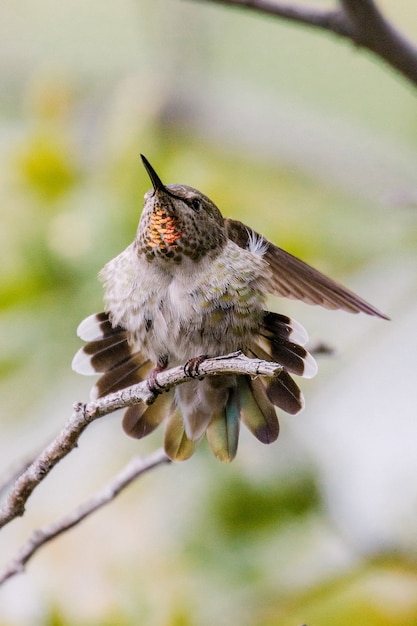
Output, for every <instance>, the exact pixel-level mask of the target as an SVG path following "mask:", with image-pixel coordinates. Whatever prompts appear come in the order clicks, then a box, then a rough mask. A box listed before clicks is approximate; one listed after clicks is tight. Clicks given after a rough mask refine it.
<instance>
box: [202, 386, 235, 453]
mask: <svg viewBox="0 0 417 626" xmlns="http://www.w3.org/2000/svg"><path fill="white" fill-rule="evenodd" d="M239 419H240V407H239V399H238V394H237V390H236V389H235V388H232V389H231V390H230V395H229V400H228V402H227V404H226V407H225V408H224V409H223V411H222V412H221V413H220V414H219V415H217V416H216V417H214V418H213V419H212V421H211V422H210V424H209V425H208V427H207V431H206V435H207V440H208V442H209V445H210V448H211V450H212V452H213V454H214V456H215V457H217V458H218V459H219V460H220V461H225V462H227V463H230V461H233V459H234V458H235V456H236V452H237V445H238V442H239V425H240V424H239Z"/></svg>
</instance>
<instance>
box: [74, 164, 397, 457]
mask: <svg viewBox="0 0 417 626" xmlns="http://www.w3.org/2000/svg"><path fill="white" fill-rule="evenodd" d="M141 158H142V162H143V165H144V167H145V169H146V171H147V173H148V175H149V178H150V180H151V183H152V187H153V188H152V189H151V190H150V191H148V192H147V193H146V194H145V197H144V199H145V203H144V208H143V211H142V215H141V217H140V221H139V226H138V229H137V233H136V237H135V239H134V241H133V243H131V244H130V245H129V246H128V247H127V248H126V249H125V250H124V251H123V252H121V253H120V254H119V255H118V256H116V257H115V258H114V259H112V260H111V261H109V262H108V263H107V264H106V265H105V266H104V268H103V269H102V270H101V272H100V274H99V278H100V280H101V281H102V283H103V285H104V312H102V313H97V314H94V315H90V316H89V317H87V318H86V319H85V320H84V321H82V322H81V324H80V325H79V327H78V329H77V333H78V336H79V337H80V338H81V339H83V340H84V341H85V342H86V344H85V345H84V347H83V348H81V349H80V350H79V351H78V352H77V354H76V355H75V357H74V359H73V363H72V367H73V369H74V370H75V371H76V372H78V373H80V374H100V375H101V376H100V378H99V379H98V381H97V383H96V385H95V386H94V387H93V389H92V391H91V398H92V399H97V398H100V397H103V396H105V395H107V394H109V393H111V392H115V391H118V390H120V389H123V388H125V387H128V386H130V385H133V384H135V383H138V382H140V381H143V380H145V379H147V380H148V381H149V384H150V386H151V388H153V389H154V390H155V376H156V374H157V373H158V372H160V371H162V370H163V369H165V368H167V367H173V366H176V365H180V364H185V365H187V364H194V365H195V364H196V363H197V364H198V359H199V358H204V357H206V356H210V357H215V356H221V355H226V354H228V353H231V352H235V351H242V352H243V353H244V354H246V356H248V357H252V358H259V359H263V360H268V361H275V362H277V363H279V364H280V365H281V366H282V368H283V369H282V371H281V372H280V373H279V374H278V375H277V376H275V377H274V378H272V379H262V378H259V377H258V378H254V379H253V378H251V377H249V376H245V375H235V374H221V375H216V376H209V377H206V378H204V379H202V380H198V378H197V377H194V378H192V380H190V381H189V382H187V383H186V384H183V385H178V386H177V387H175V388H173V389H170V390H169V391H168V392H164V393H161V394H159V395H158V396H157V398H156V400H155V402H154V403H153V404H150V405H146V404H144V403H142V402H141V403H139V404H136V405H134V406H131V407H129V408H128V409H127V410H126V412H125V414H124V417H123V422H122V424H123V428H124V430H125V432H126V433H127V434H128V435H130V436H132V437H135V438H137V439H140V438H142V437H144V436H145V435H147V434H149V433H151V432H152V431H153V430H154V429H155V428H156V427H157V426H158V425H159V424H160V423H161V422H162V421H165V422H166V425H165V434H164V447H165V451H166V453H167V455H168V456H169V457H170V458H171V459H172V460H175V461H180V460H185V459H188V458H189V457H190V456H191V455H192V454H193V453H194V450H195V448H196V445H197V443H198V442H199V440H200V439H202V437H203V435H206V437H207V440H208V443H209V446H210V448H211V450H212V452H213V453H214V455H215V456H216V457H217V458H218V459H220V460H221V461H231V460H232V459H233V458H234V457H235V455H236V452H237V447H238V439H239V428H240V422H243V424H244V425H245V426H246V427H247V428H248V429H249V430H250V431H251V432H252V433H253V435H254V436H255V437H256V438H257V439H258V440H259V441H261V442H262V443H265V444H269V443H271V442H273V441H275V440H276V439H277V437H278V434H279V422H278V416H277V412H276V407H277V408H279V409H281V410H283V411H284V412H286V413H289V414H296V413H298V412H299V411H300V410H301V409H302V408H303V406H304V398H303V395H302V393H301V391H300V389H299V387H298V385H297V384H296V382H295V381H294V379H293V377H292V376H293V375H295V376H303V377H305V378H311V377H313V376H314V375H315V374H316V372H317V364H316V362H315V360H314V358H313V356H312V355H311V354H310V353H309V352H308V350H307V349H306V347H305V345H306V343H307V341H308V336H307V332H306V331H305V329H304V328H303V326H302V325H301V324H299V323H298V322H296V321H295V320H293V319H291V318H289V317H288V316H286V315H282V314H279V313H275V312H272V311H268V310H266V308H265V300H266V297H267V294H272V295H275V296H283V297H287V298H296V299H298V300H302V301H303V302H306V303H308V304H313V305H321V306H323V307H325V308H328V309H342V310H344V311H348V312H351V313H358V312H363V313H366V314H368V315H373V316H376V317H379V318H382V319H388V318H387V316H386V315H384V314H383V313H381V312H380V311H379V310H378V309H376V308H375V307H374V306H372V305H371V304H369V303H367V302H366V301H365V300H363V299H362V298H360V297H359V296H357V295H356V294H354V293H353V292H352V291H349V290H348V289H346V288H345V287H343V286H342V285H340V284H338V283H336V282H335V281H333V280H332V279H330V278H328V277H326V276H325V275H323V274H322V273H320V272H318V271H317V270H315V269H313V268H312V267H310V266H309V265H307V264H306V263H304V262H303V261H301V260H299V259H297V258H296V257H294V256H292V255H291V254H289V253H288V252H286V251H284V250H283V249H281V248H279V247H277V246H276V245H274V244H273V243H271V242H270V241H268V240H267V239H266V238H265V237H263V236H262V235H260V234H259V233H257V232H256V231H254V230H253V229H252V228H250V227H249V226H246V225H245V224H243V223H242V222H240V221H237V220H233V219H229V218H223V216H222V214H221V213H220V210H219V209H218V208H217V206H216V205H215V204H214V202H212V200H210V199H209V198H208V197H207V196H206V195H204V194H203V193H201V192H200V191H198V190H197V189H194V188H193V187H189V186H187V185H179V184H171V185H165V184H163V183H162V181H161V179H160V178H159V176H158V174H157V173H156V171H155V170H154V168H153V167H152V166H151V164H150V163H149V161H148V160H147V159H146V157H144V156H143V155H141ZM196 370H198V368H196Z"/></svg>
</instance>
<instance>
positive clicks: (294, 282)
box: [225, 219, 389, 319]
mask: <svg viewBox="0 0 417 626" xmlns="http://www.w3.org/2000/svg"><path fill="white" fill-rule="evenodd" d="M225 227H226V230H227V234H228V236H229V238H230V239H231V240H232V241H234V242H235V243H236V244H237V245H238V246H240V247H241V248H247V247H250V246H251V245H252V244H253V242H254V241H255V242H256V241H257V240H262V239H263V240H264V245H263V248H264V250H265V252H264V254H263V258H264V259H265V261H267V262H268V263H269V266H270V268H271V272H272V278H271V280H270V283H269V287H270V293H271V294H273V295H275V296H285V297H286V298H295V299H297V300H302V301H303V302H306V303H307V304H318V305H320V306H323V307H325V308H326V309H342V310H343V311H349V312H350V313H359V312H363V313H366V314H367V315H375V316H376V317H381V318H382V319H389V318H388V317H387V316H386V315H385V314H384V313H381V311H379V310H378V309H377V308H375V307H374V306H372V304H369V302H366V301H365V300H363V299H362V298H360V297H359V296H357V295H356V294H355V293H353V292H352V291H349V289H346V288H345V287H343V286H342V285H340V284H339V283H337V282H336V281H334V280H332V279H331V278H328V277H327V276H325V275H324V274H322V273H321V272H319V271H317V270H315V269H314V268H312V267H310V265H307V263H304V262H303V261H300V259H297V258H296V257H295V256H293V255H292V254H289V252H285V250H282V249H281V248H278V246H275V245H274V244H273V243H271V242H270V241H268V240H267V239H264V238H262V236H261V235H259V234H258V233H257V232H256V231H254V230H253V229H252V228H249V227H248V226H245V224H242V222H239V221H237V220H232V219H225Z"/></svg>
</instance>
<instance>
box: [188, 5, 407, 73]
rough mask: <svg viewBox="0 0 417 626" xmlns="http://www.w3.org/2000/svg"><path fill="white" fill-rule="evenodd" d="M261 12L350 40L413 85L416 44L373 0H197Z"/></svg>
mask: <svg viewBox="0 0 417 626" xmlns="http://www.w3.org/2000/svg"><path fill="white" fill-rule="evenodd" d="M198 1H200V2H209V3H215V4H224V5H228V6H235V7H240V8H244V9H251V10H253V11H256V12H258V13H265V14H268V15H273V16H275V17H280V18H283V19H286V20H290V21H293V22H297V23H299V24H304V25H308V26H313V27H315V28H320V29H323V30H327V31H331V32H333V33H335V34H337V35H339V36H341V37H345V38H347V39H350V40H351V41H353V43H355V45H357V46H360V47H363V48H366V49H367V50H370V51H371V52H373V53H374V54H375V55H376V56H378V57H379V58H381V59H383V60H384V61H386V62H387V63H388V64H389V65H391V67H393V68H394V69H396V70H397V71H399V72H400V73H401V74H403V76H405V77H406V78H408V79H409V80H410V81H411V82H412V83H413V84H414V85H417V46H416V45H415V44H414V43H412V42H411V41H409V40H407V38H406V37H405V36H404V35H403V34H402V33H400V32H399V31H398V30H397V29H395V28H394V26H393V25H392V24H390V23H389V22H388V20H386V19H385V17H384V16H383V14H382V12H381V11H380V10H379V8H378V7H377V5H376V4H375V2H374V0H340V9H339V10H322V9H317V8H310V7H304V6H294V5H290V4H288V3H280V2H278V1H277V2H272V1H270V0H198Z"/></svg>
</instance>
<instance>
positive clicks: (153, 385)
mask: <svg viewBox="0 0 417 626" xmlns="http://www.w3.org/2000/svg"><path fill="white" fill-rule="evenodd" d="M167 365H168V359H163V360H162V359H161V361H160V362H159V363H158V365H156V366H155V367H154V368H153V370H151V371H150V372H149V374H148V377H147V379H146V382H147V383H148V387H149V391H150V392H151V393H152V394H154V395H155V396H157V395H159V394H160V393H162V392H163V390H164V388H163V387H161V385H160V384H159V383H158V381H157V380H156V377H157V376H158V374H160V373H161V372H163V371H164V369H166V367H167Z"/></svg>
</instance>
